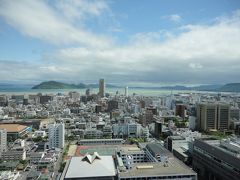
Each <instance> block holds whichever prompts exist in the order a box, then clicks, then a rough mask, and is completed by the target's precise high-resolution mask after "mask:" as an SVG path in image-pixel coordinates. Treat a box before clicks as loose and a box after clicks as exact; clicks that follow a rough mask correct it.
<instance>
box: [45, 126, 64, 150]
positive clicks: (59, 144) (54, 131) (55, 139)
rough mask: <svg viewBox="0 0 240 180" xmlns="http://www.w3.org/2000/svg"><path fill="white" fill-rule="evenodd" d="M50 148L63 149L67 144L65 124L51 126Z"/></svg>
mask: <svg viewBox="0 0 240 180" xmlns="http://www.w3.org/2000/svg"><path fill="white" fill-rule="evenodd" d="M48 128H49V134H48V136H49V148H63V147H64V142H65V127H64V124H63V123H57V124H56V123H55V124H50V125H49V127H48Z"/></svg>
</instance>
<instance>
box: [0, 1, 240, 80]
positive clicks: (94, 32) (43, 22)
mask: <svg viewBox="0 0 240 180" xmlns="http://www.w3.org/2000/svg"><path fill="white" fill-rule="evenodd" d="M239 47H240V2H239V1H237V0H232V1H227V0H221V1H217V0H211V1H207V0H204V1H201V2H199V1H194V2H193V1H190V0H184V1H181V3H179V2H177V1H176V0H172V1H162V0H160V1H155V0H154V1H151V3H149V1H136V0H134V1H118V0H117V1H86V0H81V1H76V0H72V1H58V0H54V1H47V0H46V1H45V0H43V1H30V0H23V1H14V0H12V1H5V0H0V67H1V71H0V82H16V83H37V82H41V81H47V80H56V81H61V82H90V83H91V82H96V81H97V80H98V79H99V78H104V79H105V80H106V82H109V83H114V82H118V83H123V84H157V83H158V84H159V83H164V84H168V83H170V84H224V83H229V82H238V81H239V80H238V77H239V75H240V73H239V68H240V63H239V59H240V51H239Z"/></svg>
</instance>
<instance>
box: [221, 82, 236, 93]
mask: <svg viewBox="0 0 240 180" xmlns="http://www.w3.org/2000/svg"><path fill="white" fill-rule="evenodd" d="M218 91H221V92H240V83H229V84H226V85H224V86H222V87H220V88H219V89H218Z"/></svg>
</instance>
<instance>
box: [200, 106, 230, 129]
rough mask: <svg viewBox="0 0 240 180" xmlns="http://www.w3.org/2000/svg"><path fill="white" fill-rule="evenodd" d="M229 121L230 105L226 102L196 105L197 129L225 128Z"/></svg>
mask: <svg viewBox="0 0 240 180" xmlns="http://www.w3.org/2000/svg"><path fill="white" fill-rule="evenodd" d="M229 123H230V107H229V105H227V104H217V103H200V104H198V105H197V128H198V130H203V131H206V130H211V129H214V130H227V129H229V125H230V124H229Z"/></svg>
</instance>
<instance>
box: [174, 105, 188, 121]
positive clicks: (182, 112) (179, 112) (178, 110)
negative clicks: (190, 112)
mask: <svg viewBox="0 0 240 180" xmlns="http://www.w3.org/2000/svg"><path fill="white" fill-rule="evenodd" d="M175 115H176V116H179V117H181V118H183V119H185V117H186V106H185V105H184V104H176V105H175Z"/></svg>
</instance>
